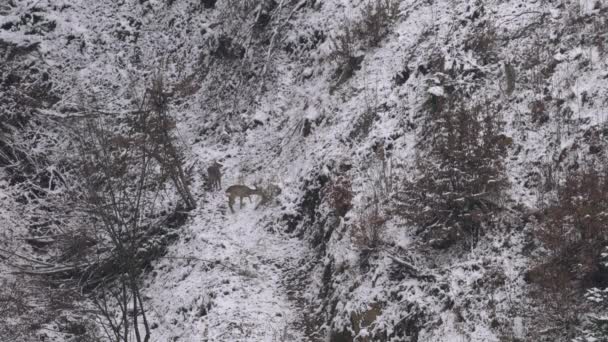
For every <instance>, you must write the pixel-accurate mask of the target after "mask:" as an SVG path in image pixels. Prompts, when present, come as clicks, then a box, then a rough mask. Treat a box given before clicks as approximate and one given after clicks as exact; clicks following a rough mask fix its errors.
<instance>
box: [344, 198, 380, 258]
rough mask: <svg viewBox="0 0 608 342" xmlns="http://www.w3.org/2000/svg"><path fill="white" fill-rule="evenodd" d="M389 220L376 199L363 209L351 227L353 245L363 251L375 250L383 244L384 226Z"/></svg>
mask: <svg viewBox="0 0 608 342" xmlns="http://www.w3.org/2000/svg"><path fill="white" fill-rule="evenodd" d="M387 220H388V218H387V217H386V216H385V215H383V214H382V213H381V212H380V208H379V204H378V203H377V201H376V199H374V201H372V203H370V204H369V207H368V208H363V209H362V211H361V212H360V213H359V217H358V218H357V220H356V221H355V223H354V224H353V225H352V227H351V238H352V241H353V243H354V244H355V245H356V246H357V247H358V248H359V249H361V250H363V249H368V250H375V249H376V248H378V247H380V246H381V244H382V234H383V232H384V229H385V226H384V224H385V223H386V221H387Z"/></svg>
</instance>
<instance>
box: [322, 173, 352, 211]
mask: <svg viewBox="0 0 608 342" xmlns="http://www.w3.org/2000/svg"><path fill="white" fill-rule="evenodd" d="M325 191H326V192H325V195H326V197H327V199H328V202H329V205H330V207H331V208H332V209H333V210H334V211H335V213H336V215H338V216H341V217H344V216H345V215H346V213H348V211H349V210H350V209H351V208H352V207H353V204H352V201H353V187H352V182H351V179H350V177H348V176H346V175H342V176H338V177H337V178H336V179H335V180H333V181H332V182H331V183H330V184H329V185H328V187H327V188H326V190H325Z"/></svg>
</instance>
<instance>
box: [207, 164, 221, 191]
mask: <svg viewBox="0 0 608 342" xmlns="http://www.w3.org/2000/svg"><path fill="white" fill-rule="evenodd" d="M221 167H222V164H220V163H218V162H217V161H214V162H213V164H212V165H211V166H209V167H208V168H207V176H208V178H209V182H211V190H215V189H218V190H219V189H221V188H222V172H221V171H220V168H221Z"/></svg>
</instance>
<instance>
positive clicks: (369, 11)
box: [357, 0, 399, 46]
mask: <svg viewBox="0 0 608 342" xmlns="http://www.w3.org/2000/svg"><path fill="white" fill-rule="evenodd" d="M398 15H399V1H396V0H371V1H368V2H366V3H365V5H364V6H363V10H362V11H361V16H362V19H361V23H360V24H359V25H358V27H357V34H358V35H359V37H360V39H362V40H365V41H366V42H367V45H368V46H377V45H378V44H379V43H380V41H381V40H382V38H384V37H385V36H386V34H387V33H388V28H389V27H390V25H391V24H392V23H393V21H394V20H395V19H396V18H397V16H398Z"/></svg>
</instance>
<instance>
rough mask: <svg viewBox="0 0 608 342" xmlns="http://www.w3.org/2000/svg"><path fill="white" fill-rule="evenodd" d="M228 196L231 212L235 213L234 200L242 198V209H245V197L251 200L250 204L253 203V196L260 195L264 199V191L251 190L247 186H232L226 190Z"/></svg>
mask: <svg viewBox="0 0 608 342" xmlns="http://www.w3.org/2000/svg"><path fill="white" fill-rule="evenodd" d="M226 195H228V206H229V207H230V211H232V212H233V213H234V209H233V208H232V205H233V204H234V200H235V199H236V198H237V197H240V198H241V208H242V207H243V197H247V198H249V202H251V197H250V196H251V195H258V196H260V197H262V199H264V193H263V192H262V189H259V188H258V187H256V188H255V189H251V188H249V187H247V186H245V185H232V186H229V187H228V189H226Z"/></svg>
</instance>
